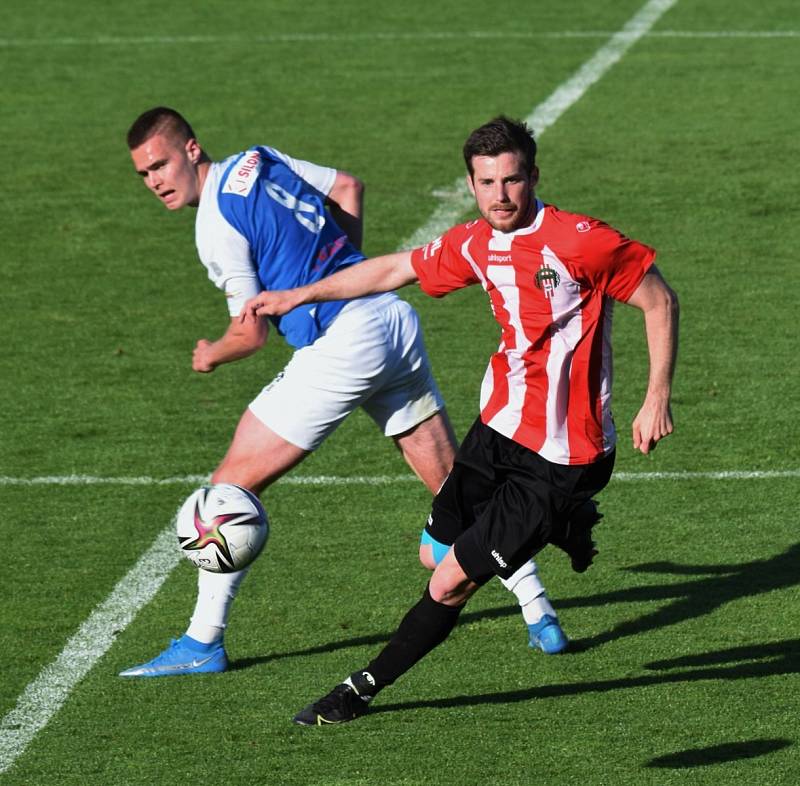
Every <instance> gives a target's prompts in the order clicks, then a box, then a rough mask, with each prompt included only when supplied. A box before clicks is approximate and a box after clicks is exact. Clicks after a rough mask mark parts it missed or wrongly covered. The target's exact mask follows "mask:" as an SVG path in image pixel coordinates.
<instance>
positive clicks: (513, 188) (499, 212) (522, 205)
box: [467, 153, 539, 232]
mask: <svg viewBox="0 0 800 786" xmlns="http://www.w3.org/2000/svg"><path fill="white" fill-rule="evenodd" d="M472 169H473V175H472V177H471V178H470V177H469V176H467V185H468V186H469V188H470V191H472V193H473V194H474V195H475V201H476V202H477V204H478V210H479V211H480V213H481V215H482V216H483V217H484V218H485V219H486V220H487V221H488V222H489V223H490V224H491V225H492V226H493V227H494V228H495V229H498V230H500V231H501V232H512V231H513V230H515V229H519V228H520V227H523V226H526V225H527V224H528V223H530V221H531V220H532V219H533V216H532V211H533V187H534V186H535V185H536V180H537V179H538V175H539V172H538V170H537V169H536V168H535V167H534V170H533V172H532V173H531V172H526V171H525V166H524V163H523V159H522V156H521V155H520V154H519V153H500V155H498V156H473V157H472Z"/></svg>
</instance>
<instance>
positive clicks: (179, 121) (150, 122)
mask: <svg viewBox="0 0 800 786" xmlns="http://www.w3.org/2000/svg"><path fill="white" fill-rule="evenodd" d="M156 134H168V135H170V136H176V137H178V139H179V140H180V141H181V142H188V141H189V140H190V139H195V138H196V137H195V134H194V129H193V128H192V127H191V126H190V125H189V123H188V122H187V121H186V118H185V117H184V116H183V115H182V114H181V113H180V112H176V111H175V110H174V109H170V108H169V107H168V106H156V107H153V109H148V110H147V111H146V112H142V114H141V115H139V117H137V118H136V120H134V121H133V125H132V126H131V127H130V128H129V129H128V149H129V150H134V149H135V148H137V147H139V145H142V144H144V143H145V142H146V141H147V140H148V139H150V137H151V136H155V135H156Z"/></svg>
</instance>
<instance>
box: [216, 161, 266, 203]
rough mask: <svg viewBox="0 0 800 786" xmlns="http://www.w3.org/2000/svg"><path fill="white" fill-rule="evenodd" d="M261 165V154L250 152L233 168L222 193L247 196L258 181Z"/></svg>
mask: <svg viewBox="0 0 800 786" xmlns="http://www.w3.org/2000/svg"><path fill="white" fill-rule="evenodd" d="M261 163H262V162H261V154H260V153H259V152H258V150H248V151H247V152H246V153H245V154H244V155H243V156H242V157H241V159H239V161H237V162H236V163H235V164H234V165H233V167H232V168H231V171H230V172H229V173H228V177H227V179H226V180H225V185H224V186H223V187H222V193H223V194H238V195H239V196H243V197H245V196H247V195H248V194H249V193H250V191H251V190H252V189H253V184H254V183H255V182H256V180H258V173H259V172H260V171H261Z"/></svg>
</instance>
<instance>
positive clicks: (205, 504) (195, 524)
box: [176, 483, 269, 573]
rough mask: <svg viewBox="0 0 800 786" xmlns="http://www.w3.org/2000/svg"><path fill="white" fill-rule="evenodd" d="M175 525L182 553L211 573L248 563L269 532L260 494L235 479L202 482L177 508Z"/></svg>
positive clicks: (242, 566) (238, 567)
mask: <svg viewBox="0 0 800 786" xmlns="http://www.w3.org/2000/svg"><path fill="white" fill-rule="evenodd" d="M176 528H177V531H178V545H179V546H180V550H181V553H182V554H183V556H184V557H186V558H187V559H188V560H190V561H191V562H193V563H194V564H195V565H196V566H197V567H198V568H202V569H203V570H210V571H211V572H212V573H233V572H234V571H237V570H241V569H242V568H245V567H247V566H248V565H249V564H250V563H251V562H252V561H253V560H254V559H255V558H256V557H257V556H258V555H259V554H260V553H261V549H263V548H264V544H265V543H266V542H267V537H268V536H269V522H268V520H267V514H266V512H265V511H264V508H263V507H262V506H261V502H260V501H259V499H258V497H256V496H255V494H251V493H250V492H249V491H247V489H243V488H241V487H240V486H235V485H234V484H233V483H217V484H216V485H213V486H203V487H202V488H199V489H197V491H195V492H193V493H192V494H190V495H189V497H188V498H187V499H186V502H184V503H183V505H181V509H180V510H179V511H178V516H177V519H176Z"/></svg>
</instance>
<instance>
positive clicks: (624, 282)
mask: <svg viewBox="0 0 800 786" xmlns="http://www.w3.org/2000/svg"><path fill="white" fill-rule="evenodd" d="M581 223H582V225H583V226H584V227H587V226H588V229H584V230H583V237H582V243H581V251H580V261H581V265H582V267H583V272H584V274H585V275H586V276H587V277H588V279H589V281H590V283H591V285H592V287H594V288H596V289H600V290H601V291H603V292H604V293H605V294H607V295H609V296H611V297H613V298H614V299H615V300H621V301H623V302H625V301H627V300H628V298H630V297H631V295H633V293H634V292H635V291H636V288H637V287H638V286H639V284H640V283H641V281H642V279H643V278H644V276H645V273H647V271H648V270H649V269H650V266H651V265H652V264H653V261H654V260H655V257H656V251H655V249H654V248H651V247H650V246H647V245H645V244H644V243H640V242H639V241H637V240H631V239H630V238H629V237H626V236H625V235H623V234H622V233H621V232H618V231H617V230H616V229H614V228H613V227H610V226H609V225H608V224H605V223H603V222H602V221H598V220H596V219H587V220H586V221H585V222H581Z"/></svg>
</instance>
